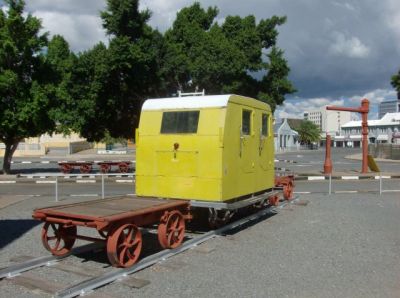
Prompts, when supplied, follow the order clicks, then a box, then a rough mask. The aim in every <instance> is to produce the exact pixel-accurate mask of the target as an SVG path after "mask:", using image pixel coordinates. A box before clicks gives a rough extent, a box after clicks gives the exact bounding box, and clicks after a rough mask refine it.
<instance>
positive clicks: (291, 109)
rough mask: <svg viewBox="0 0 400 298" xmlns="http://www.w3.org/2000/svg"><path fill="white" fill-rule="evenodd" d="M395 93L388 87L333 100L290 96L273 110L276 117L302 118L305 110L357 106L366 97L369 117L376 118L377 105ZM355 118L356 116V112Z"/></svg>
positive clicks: (392, 97) (392, 96) (394, 96)
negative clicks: (330, 106) (329, 106)
mask: <svg viewBox="0 0 400 298" xmlns="http://www.w3.org/2000/svg"><path fill="white" fill-rule="evenodd" d="M396 96H397V93H396V92H395V91H394V90H388V89H376V90H372V91H369V92H366V93H365V94H362V95H354V96H351V97H340V98H339V99H336V100H333V99H331V98H324V97H319V98H309V99H305V98H300V97H296V98H292V99H287V100H286V101H285V102H284V104H283V105H282V106H280V107H278V108H277V109H276V111H275V117H276V118H303V114H304V112H305V111H310V110H314V109H319V108H322V107H324V106H328V105H332V106H346V107H359V106H360V105H361V100H362V99H363V98H367V99H368V100H369V102H370V111H371V112H370V114H369V118H370V119H376V118H377V116H378V113H377V111H378V105H379V103H381V102H382V101H384V100H389V99H394V98H396ZM352 114H354V117H355V118H358V117H357V114H356V113H352Z"/></svg>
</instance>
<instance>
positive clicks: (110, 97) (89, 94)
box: [61, 0, 162, 141]
mask: <svg viewBox="0 0 400 298" xmlns="http://www.w3.org/2000/svg"><path fill="white" fill-rule="evenodd" d="M138 7H139V1H138V0H108V1H107V8H106V10H105V11H103V12H102V13H101V17H102V19H103V27H104V28H105V29H106V32H107V33H108V35H109V37H110V40H109V45H108V46H106V45H104V44H103V43H99V44H97V45H95V46H94V47H93V48H92V49H90V50H88V51H85V52H83V53H81V54H79V55H78V57H77V59H76V61H75V65H74V68H73V69H72V71H71V80H70V82H69V83H68V90H69V93H70V96H71V98H72V99H73V100H71V101H70V102H67V103H66V110H65V111H66V112H65V114H66V115H65V116H64V117H63V118H64V119H62V121H61V126H62V127H64V129H65V130H68V128H71V127H72V130H75V131H78V132H80V134H81V135H82V136H83V137H85V138H87V139H88V140H89V141H99V140H101V139H103V138H104V137H105V136H106V135H109V136H110V137H125V138H132V137H133V134H134V128H135V127H137V124H138V117H139V113H140V107H141V105H142V103H143V101H144V100H145V99H146V98H148V97H150V96H157V94H158V91H159V86H160V85H161V79H160V74H159V58H160V54H159V52H160V49H161V47H162V35H161V34H160V33H159V32H158V31H156V30H153V29H152V28H151V27H150V26H148V25H147V23H146V22H147V21H148V20H149V18H150V12H149V11H147V10H145V11H139V8H138ZM70 120H73V123H72V125H71V123H70Z"/></svg>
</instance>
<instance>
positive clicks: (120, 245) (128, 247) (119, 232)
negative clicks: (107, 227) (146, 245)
mask: <svg viewBox="0 0 400 298" xmlns="http://www.w3.org/2000/svg"><path fill="white" fill-rule="evenodd" d="M141 250H142V234H141V233H140V230H139V228H138V227H137V226H135V225H134V224H124V225H122V226H120V227H119V228H117V229H115V230H114V231H112V232H111V233H110V235H109V236H108V239H107V256H108V259H109V261H110V263H111V265H113V266H114V267H125V268H126V267H130V266H132V265H133V264H135V263H136V261H137V260H138V259H139V255H140V252H141Z"/></svg>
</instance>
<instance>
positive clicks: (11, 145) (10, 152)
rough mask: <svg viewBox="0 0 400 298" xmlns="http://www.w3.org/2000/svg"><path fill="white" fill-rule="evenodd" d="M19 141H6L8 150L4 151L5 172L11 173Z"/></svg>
mask: <svg viewBox="0 0 400 298" xmlns="http://www.w3.org/2000/svg"><path fill="white" fill-rule="evenodd" d="M18 144H19V141H12V142H6V143H5V145H6V150H5V152H4V160H3V174H10V172H11V160H12V157H13V155H14V152H15V150H16V149H17V147H18Z"/></svg>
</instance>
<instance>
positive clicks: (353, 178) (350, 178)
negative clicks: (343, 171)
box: [342, 176, 359, 180]
mask: <svg viewBox="0 0 400 298" xmlns="http://www.w3.org/2000/svg"><path fill="white" fill-rule="evenodd" d="M358 179H359V177H358V176H342V180H358Z"/></svg>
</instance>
